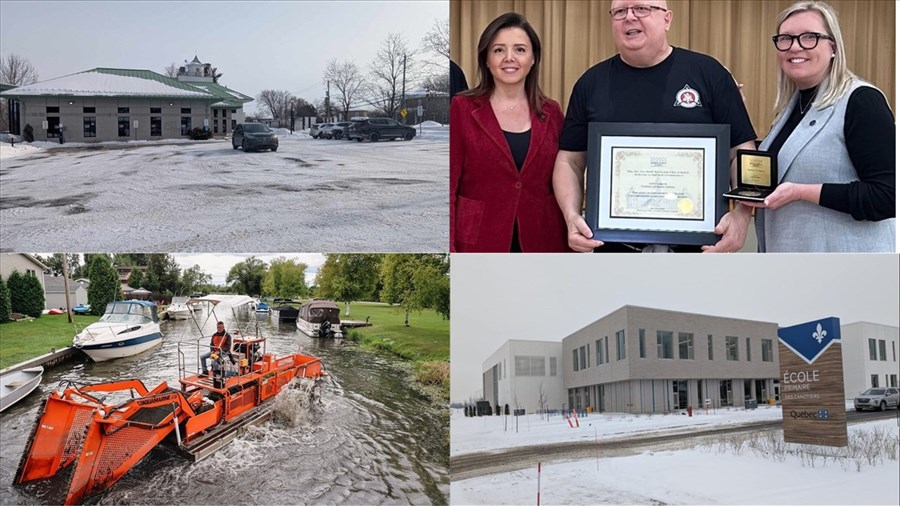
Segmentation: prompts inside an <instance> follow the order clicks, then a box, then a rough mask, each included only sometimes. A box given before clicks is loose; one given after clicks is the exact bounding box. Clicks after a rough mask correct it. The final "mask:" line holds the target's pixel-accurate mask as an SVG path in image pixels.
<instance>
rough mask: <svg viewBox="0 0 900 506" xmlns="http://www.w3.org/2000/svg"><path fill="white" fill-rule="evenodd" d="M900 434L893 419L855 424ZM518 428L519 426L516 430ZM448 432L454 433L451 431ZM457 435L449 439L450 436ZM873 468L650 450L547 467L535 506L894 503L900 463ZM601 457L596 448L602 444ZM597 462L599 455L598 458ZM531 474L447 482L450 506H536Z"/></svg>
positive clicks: (709, 450) (708, 450) (702, 450)
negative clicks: (519, 505)
mask: <svg viewBox="0 0 900 506" xmlns="http://www.w3.org/2000/svg"><path fill="white" fill-rule="evenodd" d="M876 428H880V429H881V430H885V431H889V432H891V433H893V434H894V435H896V434H897V432H898V427H897V421H896V420H883V421H878V422H868V423H865V424H860V425H854V426H851V427H850V428H849V432H850V433H851V434H852V433H854V432H856V431H873V430H875V429H876ZM520 429H521V426H520ZM451 431H452V427H451ZM454 437H455V436H454ZM894 450H895V452H894V453H895V455H894V457H893V459H882V460H881V461H879V462H876V463H875V464H874V465H871V466H870V465H864V466H863V467H862V469H861V470H860V471H857V469H856V467H855V465H853V464H852V463H851V464H849V465H848V464H847V463H846V462H845V463H844V464H841V463H839V462H838V461H835V460H829V461H827V462H823V459H822V458H821V457H820V458H819V459H818V460H817V461H816V463H815V467H813V466H812V465H810V463H809V460H808V459H804V458H801V457H798V456H792V455H788V456H787V457H786V458H785V459H784V460H783V461H778V460H777V459H773V458H771V457H766V456H760V455H757V454H755V453H753V452H750V451H743V452H740V453H737V454H735V453H734V452H729V451H721V450H720V449H717V448H716V447H715V446H714V445H709V446H702V445H701V446H698V447H695V448H691V449H685V450H673V451H668V450H664V451H648V452H644V453H642V454H640V455H634V456H628V457H610V458H598V459H587V460H581V461H576V462H564V463H545V464H542V466H541V477H540V480H541V482H540V486H541V497H540V501H541V504H893V505H896V504H900V487H898V482H897V476H898V475H900V464H898V462H900V461H898V456H897V455H896V453H897V452H896V446H895V447H894ZM601 452H602V445H601ZM601 456H602V455H601ZM537 481H538V475H537V469H536V468H534V469H524V470H520V471H514V472H510V473H500V474H494V475H489V476H482V477H478V478H472V479H467V480H458V481H454V482H452V483H451V484H450V502H451V504H534V503H535V502H536V500H537V487H538V484H537Z"/></svg>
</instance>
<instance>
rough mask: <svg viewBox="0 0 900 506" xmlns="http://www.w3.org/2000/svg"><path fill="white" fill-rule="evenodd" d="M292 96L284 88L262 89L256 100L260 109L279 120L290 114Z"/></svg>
mask: <svg viewBox="0 0 900 506" xmlns="http://www.w3.org/2000/svg"><path fill="white" fill-rule="evenodd" d="M293 97H294V96H293V95H292V94H291V92H289V91H285V90H262V91H261V92H259V95H257V96H256V100H258V101H259V102H260V109H262V110H263V111H265V112H268V113H269V114H271V115H272V119H275V120H281V119H284V118H285V117H286V116H287V115H289V114H290V110H291V98H293Z"/></svg>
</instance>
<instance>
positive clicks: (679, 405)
mask: <svg viewBox="0 0 900 506" xmlns="http://www.w3.org/2000/svg"><path fill="white" fill-rule="evenodd" d="M672 393H673V394H674V395H673V397H672V400H673V402H674V403H675V408H676V409H685V408H687V407H688V386H687V381H686V380H679V381H673V382H672Z"/></svg>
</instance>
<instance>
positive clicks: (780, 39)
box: [772, 32, 834, 51]
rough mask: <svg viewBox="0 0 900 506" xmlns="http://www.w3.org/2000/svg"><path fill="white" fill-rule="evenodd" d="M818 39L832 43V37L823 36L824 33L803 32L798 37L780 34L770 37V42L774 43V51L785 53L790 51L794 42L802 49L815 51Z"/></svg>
mask: <svg viewBox="0 0 900 506" xmlns="http://www.w3.org/2000/svg"><path fill="white" fill-rule="evenodd" d="M819 39H826V40H830V41H832V42H833V41H834V37H832V36H831V35H825V34H824V33H815V32H804V33H801V34H800V35H787V34H785V33H781V34H778V35H775V36H774V37H772V42H774V43H775V49H777V50H779V51H787V50H789V49H791V46H793V45H794V41H795V40H796V41H797V44H799V45H800V47H801V48H802V49H815V47H816V46H818V45H819Z"/></svg>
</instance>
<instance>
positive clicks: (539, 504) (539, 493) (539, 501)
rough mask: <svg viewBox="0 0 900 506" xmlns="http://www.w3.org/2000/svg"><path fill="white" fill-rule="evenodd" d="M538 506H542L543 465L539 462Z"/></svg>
mask: <svg viewBox="0 0 900 506" xmlns="http://www.w3.org/2000/svg"><path fill="white" fill-rule="evenodd" d="M537 506H541V463H540V462H538V495H537Z"/></svg>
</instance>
